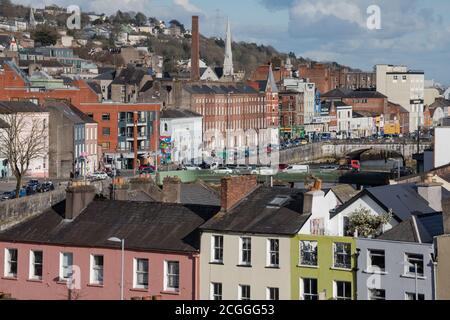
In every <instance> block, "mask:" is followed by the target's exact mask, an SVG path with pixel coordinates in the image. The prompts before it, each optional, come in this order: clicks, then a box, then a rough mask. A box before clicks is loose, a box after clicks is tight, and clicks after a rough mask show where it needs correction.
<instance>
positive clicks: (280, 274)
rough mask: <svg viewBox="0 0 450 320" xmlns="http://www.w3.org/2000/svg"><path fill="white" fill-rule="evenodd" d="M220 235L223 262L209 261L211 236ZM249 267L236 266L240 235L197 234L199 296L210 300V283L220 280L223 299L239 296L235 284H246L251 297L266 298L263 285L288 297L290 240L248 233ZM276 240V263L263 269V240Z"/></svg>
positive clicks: (283, 298) (283, 296) (264, 262)
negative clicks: (278, 262)
mask: <svg viewBox="0 0 450 320" xmlns="http://www.w3.org/2000/svg"><path fill="white" fill-rule="evenodd" d="M213 235H223V237H224V243H223V264H212V263H211V261H212V258H211V251H212V236H213ZM245 236H248V237H251V239H252V252H251V256H252V258H251V259H252V266H251V267H239V266H237V265H238V264H239V259H240V258H239V252H240V249H239V245H240V241H239V238H240V235H231V234H220V233H217V234H213V233H209V232H205V233H203V234H202V237H201V251H200V252H201V254H200V299H201V300H210V299H211V293H210V287H211V283H212V282H215V283H222V297H223V299H224V300H237V299H238V298H239V285H249V286H250V295H251V299H252V300H266V299H267V288H268V287H270V288H279V293H280V300H290V298H291V287H290V281H291V279H290V273H291V261H290V259H291V258H290V246H291V244H290V239H289V238H287V237H277V236H275V235H274V236H256V235H255V236H251V235H245ZM268 239H279V243H280V247H279V250H280V251H279V252H280V266H279V268H267V267H266V266H267V260H266V259H267V240H268Z"/></svg>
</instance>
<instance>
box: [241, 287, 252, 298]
mask: <svg viewBox="0 0 450 320" xmlns="http://www.w3.org/2000/svg"><path fill="white" fill-rule="evenodd" d="M239 300H250V286H248V285H242V284H241V285H239Z"/></svg>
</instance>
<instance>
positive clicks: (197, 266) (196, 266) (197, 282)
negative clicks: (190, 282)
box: [192, 253, 200, 300]
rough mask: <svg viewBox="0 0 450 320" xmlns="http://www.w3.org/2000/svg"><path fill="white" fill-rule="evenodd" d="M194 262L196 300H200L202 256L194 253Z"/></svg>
mask: <svg viewBox="0 0 450 320" xmlns="http://www.w3.org/2000/svg"><path fill="white" fill-rule="evenodd" d="M192 258H193V260H194V272H195V279H194V300H200V261H199V259H200V255H199V254H198V253H194V254H193V256H192Z"/></svg>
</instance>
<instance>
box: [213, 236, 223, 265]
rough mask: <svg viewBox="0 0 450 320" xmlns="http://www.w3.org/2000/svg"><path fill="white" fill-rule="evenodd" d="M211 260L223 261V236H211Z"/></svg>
mask: <svg viewBox="0 0 450 320" xmlns="http://www.w3.org/2000/svg"><path fill="white" fill-rule="evenodd" d="M212 256H213V260H212V261H213V262H217V263H222V262H223V236H213V252H212Z"/></svg>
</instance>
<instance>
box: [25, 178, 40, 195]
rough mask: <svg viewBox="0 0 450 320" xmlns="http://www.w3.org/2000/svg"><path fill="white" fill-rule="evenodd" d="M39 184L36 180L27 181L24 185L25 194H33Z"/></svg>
mask: <svg viewBox="0 0 450 320" xmlns="http://www.w3.org/2000/svg"><path fill="white" fill-rule="evenodd" d="M40 186H41V184H40V183H39V181H38V180H30V181H28V182H27V184H26V186H24V188H25V190H26V193H27V195H33V194H35V193H36V192H38V191H39V188H40Z"/></svg>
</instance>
